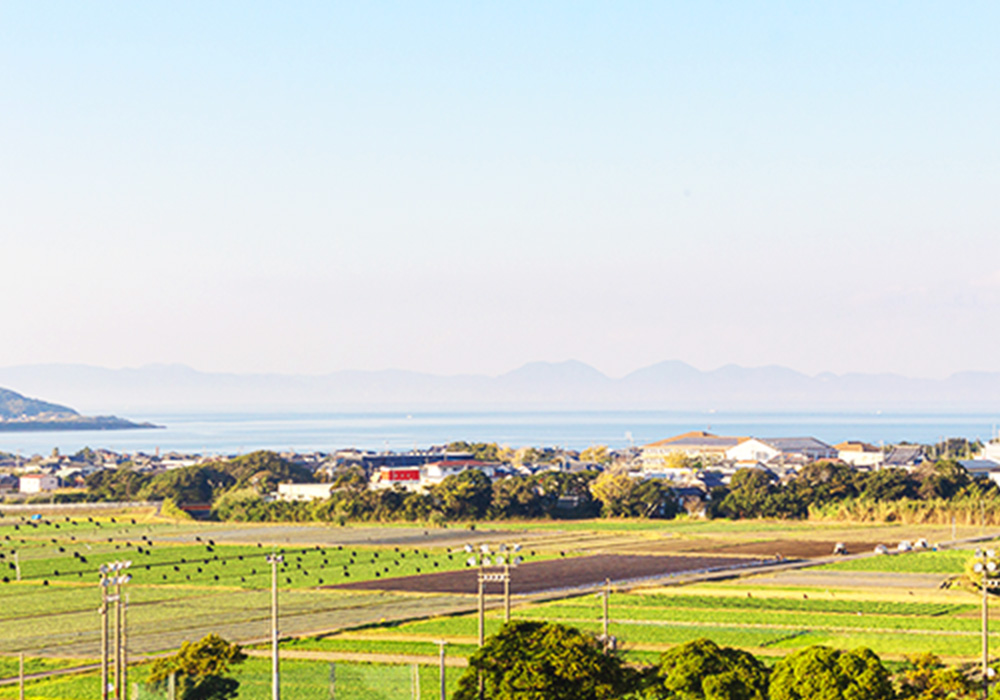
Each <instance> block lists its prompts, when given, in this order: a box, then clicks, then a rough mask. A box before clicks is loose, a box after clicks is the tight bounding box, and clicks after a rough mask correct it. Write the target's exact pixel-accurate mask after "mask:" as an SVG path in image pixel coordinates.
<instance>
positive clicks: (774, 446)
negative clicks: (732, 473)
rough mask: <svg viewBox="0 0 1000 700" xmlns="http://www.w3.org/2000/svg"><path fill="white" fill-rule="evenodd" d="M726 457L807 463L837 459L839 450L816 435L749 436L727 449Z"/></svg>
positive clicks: (770, 462) (744, 459) (782, 462)
mask: <svg viewBox="0 0 1000 700" xmlns="http://www.w3.org/2000/svg"><path fill="white" fill-rule="evenodd" d="M725 454H726V459H728V460H731V461H734V462H746V461H754V462H760V463H761V464H772V463H781V464H785V463H796V464H805V463H808V462H815V461H817V460H821V459H837V450H836V449H835V448H833V447H831V446H830V445H827V444H826V443H825V442H823V441H822V440H817V439H816V438H814V437H784V438H747V439H745V440H743V441H741V442H740V443H739V444H737V445H734V446H733V447H731V448H729V449H728V450H726V453H725Z"/></svg>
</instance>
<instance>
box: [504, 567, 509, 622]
mask: <svg viewBox="0 0 1000 700" xmlns="http://www.w3.org/2000/svg"><path fill="white" fill-rule="evenodd" d="M503 621H504V622H510V563H509V562H508V563H506V564H504V566H503Z"/></svg>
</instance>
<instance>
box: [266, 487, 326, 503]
mask: <svg viewBox="0 0 1000 700" xmlns="http://www.w3.org/2000/svg"><path fill="white" fill-rule="evenodd" d="M331 490H333V484H278V500H279V501H322V500H326V499H327V498H329V497H330V491H331Z"/></svg>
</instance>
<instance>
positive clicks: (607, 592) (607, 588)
mask: <svg viewBox="0 0 1000 700" xmlns="http://www.w3.org/2000/svg"><path fill="white" fill-rule="evenodd" d="M609 598H611V579H609V578H606V579H604V627H603V629H604V648H605V649H608V648H609V647H610V646H611V621H610V620H609V619H608V607H609V601H608V599H609Z"/></svg>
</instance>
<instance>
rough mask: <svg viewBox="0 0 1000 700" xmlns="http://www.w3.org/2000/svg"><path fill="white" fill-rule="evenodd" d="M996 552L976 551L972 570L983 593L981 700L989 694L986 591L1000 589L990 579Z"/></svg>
mask: <svg viewBox="0 0 1000 700" xmlns="http://www.w3.org/2000/svg"><path fill="white" fill-rule="evenodd" d="M995 556H996V552H995V551H994V550H992V549H987V550H986V551H983V550H981V549H977V550H976V559H978V560H979V561H977V562H976V564H975V566H974V567H973V569H974V570H975V572H976V573H978V574H981V575H982V577H983V578H982V581H981V582H980V586H979V587H980V588H981V589H982V592H983V610H982V634H983V700H988V698H989V694H990V670H991V669H990V633H989V625H990V611H989V605H990V604H989V597H988V593H987V591H988V589H990V588H995V587H1000V579H995V578H990V576H991V575H995V574H996V573H997V569H998V566H997V562H996V561H995V560H994V557H995Z"/></svg>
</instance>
